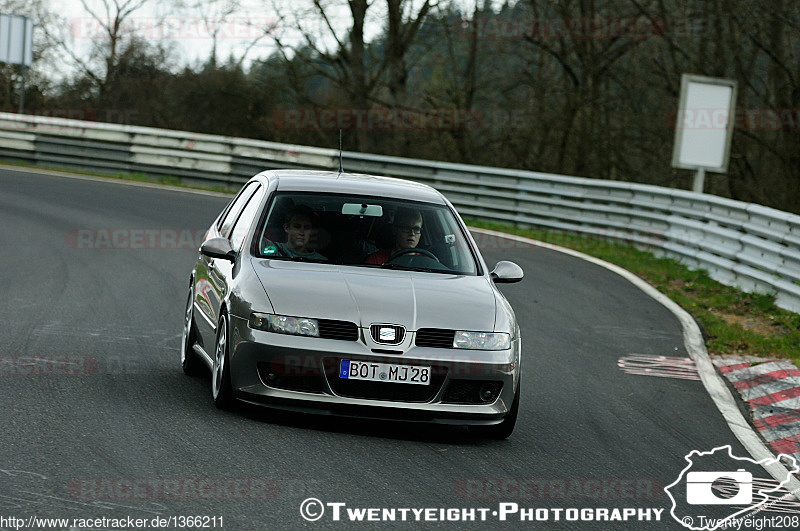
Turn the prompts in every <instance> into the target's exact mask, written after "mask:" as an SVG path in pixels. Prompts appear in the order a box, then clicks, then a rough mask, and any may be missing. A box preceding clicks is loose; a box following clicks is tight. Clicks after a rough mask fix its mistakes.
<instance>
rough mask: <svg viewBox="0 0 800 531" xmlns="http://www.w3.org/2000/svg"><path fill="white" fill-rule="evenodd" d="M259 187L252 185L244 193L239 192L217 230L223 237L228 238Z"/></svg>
mask: <svg viewBox="0 0 800 531" xmlns="http://www.w3.org/2000/svg"><path fill="white" fill-rule="evenodd" d="M257 187H258V183H256V182H252V183H250V184H249V185H247V186H246V187H245V188H244V189H242V191H241V192H239V195H237V196H236V198H235V199H234V200H233V203H231V206H230V207H229V208H228V213H227V214H225V216H224V217H223V218H222V222H221V223H220V224H218V225H217V229H218V230H219V233H220V234H221V235H222V236H224V237H225V238H227V237H228V233H229V232H230V231H231V227H232V226H233V224H234V223H235V222H236V220H237V219H238V218H239V213H240V212H241V211H242V209H243V208H244V206H245V205H246V204H247V200H248V199H250V198H251V197H252V196H253V193H254V192H255V191H256V188H257Z"/></svg>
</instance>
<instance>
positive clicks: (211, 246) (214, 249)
mask: <svg viewBox="0 0 800 531" xmlns="http://www.w3.org/2000/svg"><path fill="white" fill-rule="evenodd" d="M200 253H201V254H203V255H205V256H208V257H209V258H221V259H223V260H228V261H230V262H233V261H234V260H236V251H234V250H233V247H231V242H229V241H228V240H227V239H225V238H211V239H210V240H206V241H204V242H203V245H201V246H200Z"/></svg>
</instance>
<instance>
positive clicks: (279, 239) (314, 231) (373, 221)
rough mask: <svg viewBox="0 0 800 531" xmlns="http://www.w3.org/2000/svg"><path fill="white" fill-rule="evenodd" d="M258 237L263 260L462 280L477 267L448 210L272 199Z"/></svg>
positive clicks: (396, 203) (369, 201)
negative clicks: (455, 276) (460, 277)
mask: <svg viewBox="0 0 800 531" xmlns="http://www.w3.org/2000/svg"><path fill="white" fill-rule="evenodd" d="M266 212H267V214H266V216H264V217H263V220H262V222H261V225H260V226H259V227H258V229H257V232H256V236H257V237H256V239H255V241H254V246H256V248H255V249H254V252H255V255H256V256H257V257H260V258H269V259H278V260H292V261H302V262H305V261H308V262H319V263H330V264H339V265H352V266H360V267H375V268H385V269H398V270H409V271H425V272H431V273H450V274H460V275H474V274H477V271H478V267H477V264H476V261H475V256H474V254H473V250H472V249H471V247H470V245H469V243H468V240H467V238H466V237H465V235H464V232H463V231H462V229H461V226H460V224H459V223H458V222H457V221H456V218H455V215H454V213H453V212H452V211H451V210H450V208H448V207H447V206H445V205H436V204H431V203H422V202H414V201H407V200H401V199H387V198H385V197H367V196H355V195H339V194H330V193H324V194H323V193H307V192H304V193H289V192H282V193H281V192H279V193H276V194H274V195H273V197H272V198H271V200H270V202H269V203H268V204H267V206H266Z"/></svg>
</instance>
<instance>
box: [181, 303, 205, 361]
mask: <svg viewBox="0 0 800 531" xmlns="http://www.w3.org/2000/svg"><path fill="white" fill-rule="evenodd" d="M193 303H194V294H193V292H192V290H191V289H189V299H188V300H187V301H186V312H185V314H184V317H183V333H182V334H181V367H183V372H184V373H186V374H188V375H189V376H197V375H199V374H200V372H201V369H202V362H201V361H200V359H199V358H198V357H197V354H195V353H194V348H193V347H194V342H195V330H194V315H193V311H194V304H193Z"/></svg>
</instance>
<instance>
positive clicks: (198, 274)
mask: <svg viewBox="0 0 800 531" xmlns="http://www.w3.org/2000/svg"><path fill="white" fill-rule="evenodd" d="M259 186H260V185H259V184H258V183H257V182H251V183H248V184H247V185H245V186H244V188H242V190H241V191H240V192H239V194H238V195H237V196H236V197H235V198H234V199H233V201H232V202H231V205H230V207H229V208H228V209H227V212H225V214H224V215H223V216H221V218H220V219H219V221H218V223H216V224H215V225H214V226H213V227H212V228H211V229H210V230H209V231H208V234H207V235H206V239H207V240H208V239H211V238H219V237H221V238H229V235H230V233H231V231H232V229H233V226H234V224H235V223H236V220H238V219H239V215H240V214H241V213H242V211H243V210H244V208H245V207H246V206H247V203H248V202H249V201H250V199H251V198H252V197H253V195H254V194H255V193H256V191H257V190H258V188H259ZM231 265H232V264H231V263H230V262H229V261H228V260H224V259H221V258H211V257H208V256H205V255H203V254H201V255H200V258H199V259H198V262H197V268H196V269H195V279H194V284H195V285H194V302H195V309H196V310H197V311H198V312H199V313H200V314H201V316H202V319H197V320H196V325H197V328H198V331H199V332H200V336H201V337H202V344H203V348H206V347H207V346H210V345H213V344H214V340H215V336H216V331H217V330H216V327H217V321H218V320H219V310H220V307H221V306H222V301H223V300H224V298H225V294H226V292H227V283H228V280H227V279H228V277H229V276H230V272H231ZM206 351H208V349H207V348H206Z"/></svg>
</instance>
